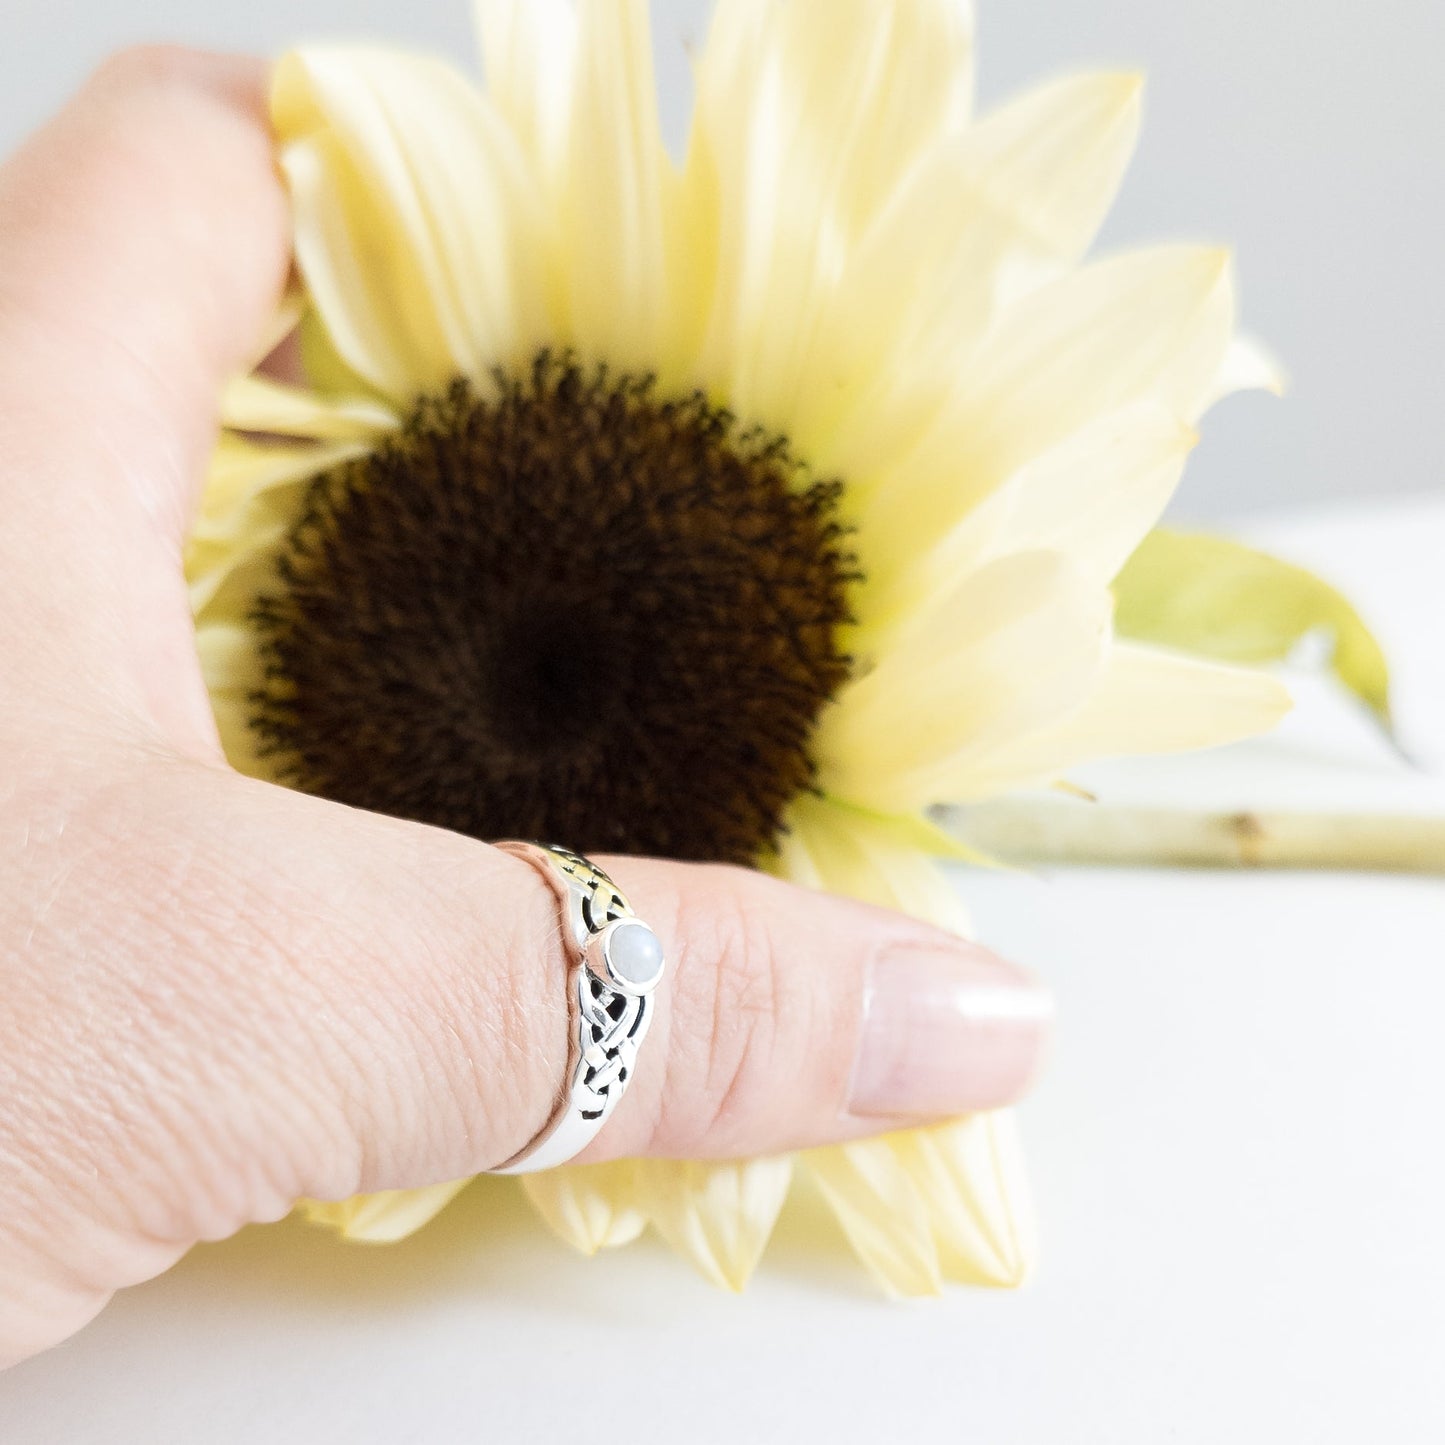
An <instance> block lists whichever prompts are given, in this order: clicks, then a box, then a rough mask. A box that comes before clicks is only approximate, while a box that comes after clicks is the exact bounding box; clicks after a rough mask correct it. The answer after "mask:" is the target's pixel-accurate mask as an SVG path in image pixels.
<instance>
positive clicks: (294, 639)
mask: <svg viewBox="0 0 1445 1445" xmlns="http://www.w3.org/2000/svg"><path fill="white" fill-rule="evenodd" d="M496 380H497V385H496V387H495V388H494V389H493V390H491V391H489V392H488V393H487V394H485V395H483V394H482V393H480V392H478V391H476V390H474V389H472V388H471V387H469V386H468V385H467V384H466V383H464V382H457V383H456V384H454V385H453V386H452V387H451V389H450V390H449V391H447V392H446V393H445V394H444V395H440V396H433V397H428V398H425V399H423V400H422V401H421V402H420V403H419V404H418V406H417V409H416V411H415V412H414V414H413V415H412V417H411V418H410V420H409V421H408V422H407V424H406V426H405V427H404V428H403V429H402V430H401V431H400V432H399V433H397V434H396V435H395V436H394V437H393V438H391V439H390V440H389V441H387V442H386V443H385V444H383V445H382V446H381V447H380V448H379V449H378V450H377V451H375V452H374V453H372V454H371V455H369V456H366V457H363V458H361V459H358V460H356V461H352V462H349V463H346V464H344V465H341V466H339V467H337V468H335V469H333V470H332V471H330V472H327V473H326V474H324V475H323V476H321V477H319V478H318V479H317V481H316V482H315V484H314V485H313V486H312V488H311V491H310V494H309V497H308V501H307V505H306V507H305V509H304V511H303V514H302V516H301V518H300V520H299V521H298V522H297V524H296V525H295V526H294V527H293V529H292V531H291V533H290V535H289V536H288V537H287V539H286V541H285V543H284V545H283V547H282V550H281V554H280V557H279V560H278V565H277V571H276V578H277V582H276V585H275V587H274V588H273V589H272V590H270V591H269V592H267V593H266V595H264V596H263V597H262V598H261V600H260V601H259V603H258V604H257V607H256V611H255V614H254V617H255V622H256V625H257V627H258V629H259V634H260V645H261V650H262V656H263V659H264V663H265V681H264V683H263V685H262V687H261V688H260V689H259V690H258V692H257V693H256V694H255V696H254V698H253V701H252V712H251V724H252V727H253V728H254V729H255V731H256V732H257V734H258V735H259V738H260V740H261V743H262V746H263V748H264V749H265V751H266V752H267V753H268V754H270V756H271V759H272V765H273V767H274V768H275V770H276V772H277V774H278V775H279V776H280V777H281V778H282V780H283V781H286V782H289V783H291V784H292V785H293V786H296V787H300V788H303V789H305V790H306V791H308V792H313V793H317V794H320V795H322V796H324V797H328V798H331V799H334V800H335V801H338V802H343V803H349V804H352V805H354V806H357V807H362V808H367V809H371V810H373V811H377V812H383V813H390V814H394V815H396V816H398V817H403V818H410V819H414V820H416V821H420V822H426V823H433V824H437V825H439V826H441V827H445V828H450V829H453V830H455V831H459V832H464V833H469V834H471V835H473V836H474V837H478V838H503V837H522V838H539V839H544V840H547V841H555V842H560V843H565V844H567V845H568V846H569V847H573V848H578V849H581V850H583V851H588V850H598V851H618V852H634V853H649V854H655V855H660V856H665V857H673V858H684V859H694V860H713V861H726V862H736V863H747V862H750V861H752V860H753V859H755V858H756V857H757V855H758V853H759V851H760V850H762V849H763V848H765V847H766V846H767V845H768V844H769V843H771V842H772V841H773V840H774V839H775V838H776V837H777V835H778V832H779V830H780V828H781V826H782V821H783V815H784V811H785V809H786V807H787V804H788V802H789V801H790V800H791V799H792V798H793V797H794V796H795V795H796V794H797V793H799V792H800V791H802V790H805V789H807V788H808V787H810V786H811V785H812V782H813V776H814V768H813V763H812V761H811V758H810V756H809V741H810V738H811V735H812V732H813V728H814V725H815V723H816V720H817V718H818V715H819V713H820V712H821V710H822V708H823V706H824V705H825V703H826V702H827V701H828V700H829V698H831V697H832V696H833V694H834V693H835V692H836V691H837V689H838V687H839V686H840V685H841V683H842V682H843V681H844V679H845V677H846V676H847V674H848V659H847V657H846V656H844V655H843V654H842V652H841V651H840V650H839V642H838V632H839V627H840V624H841V623H843V622H844V621H846V620H847V616H848V592H849V587H850V584H851V582H852V581H853V580H854V577H855V573H854V570H853V560H852V557H851V556H850V554H849V553H848V551H847V548H846V543H845V540H844V528H843V527H842V526H841V524H840V521H839V518H838V515H837V509H838V496H839V490H840V489H839V486H838V485H837V484H836V483H825V482H818V481H815V480H812V479H811V478H810V477H809V476H808V475H807V474H806V472H805V471H804V469H803V468H802V467H801V466H800V464H799V463H798V462H797V460H796V459H795V458H794V457H793V456H792V455H791V453H790V451H789V449H788V447H787V444H786V443H785V442H784V441H783V440H782V439H781V438H777V437H772V436H768V435H766V434H764V433H762V432H759V431H756V430H754V431H744V430H741V429H740V428H739V427H738V426H737V425H736V424H735V423H734V421H733V419H732V418H731V417H730V416H729V415H728V414H727V413H726V412H723V411H721V410H719V409H718V408H716V407H714V406H712V405H710V404H709V403H708V402H707V400H706V399H705V398H704V397H702V396H701V395H692V396H685V397H681V398H676V399H664V398H659V397H658V396H657V395H656V392H655V388H654V386H653V384H652V382H651V380H650V379H648V378H638V377H634V376H627V375H620V376H619V375H615V374H613V373H611V372H609V371H608V370H607V369H606V368H600V367H599V368H597V369H595V370H591V371H586V370H583V369H582V368H580V367H579V366H577V365H576V364H574V363H573V362H571V361H569V360H559V359H557V358H554V357H551V356H548V355H543V356H541V357H539V358H538V359H537V361H536V362H535V363H534V364H533V366H532V367H531V368H530V370H528V371H526V372H524V373H520V374H499V375H498V377H497V379H496Z"/></svg>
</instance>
